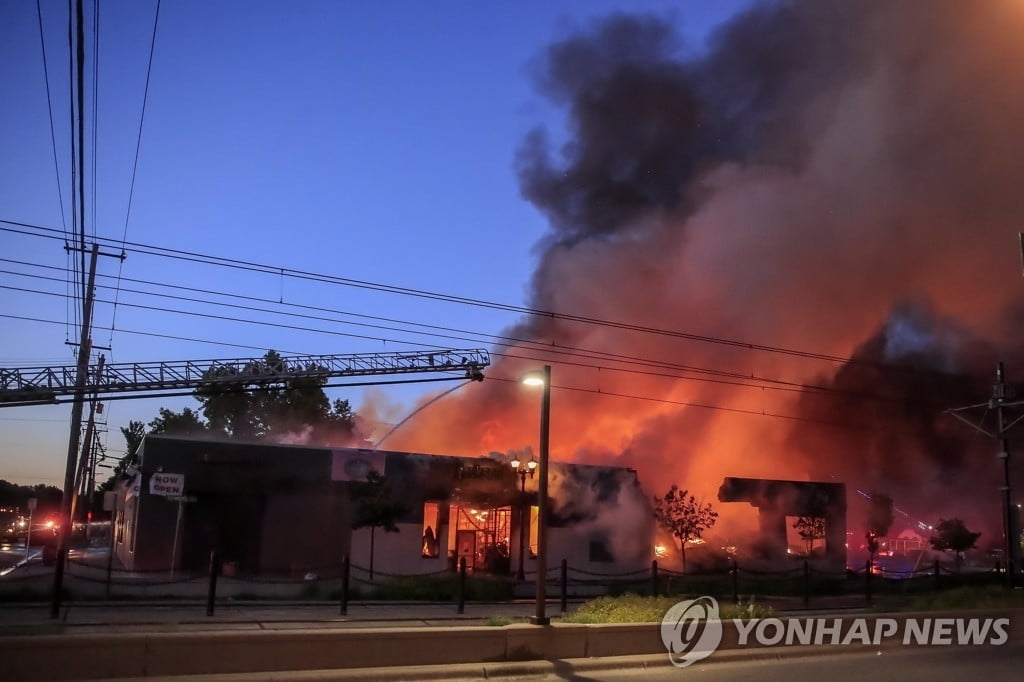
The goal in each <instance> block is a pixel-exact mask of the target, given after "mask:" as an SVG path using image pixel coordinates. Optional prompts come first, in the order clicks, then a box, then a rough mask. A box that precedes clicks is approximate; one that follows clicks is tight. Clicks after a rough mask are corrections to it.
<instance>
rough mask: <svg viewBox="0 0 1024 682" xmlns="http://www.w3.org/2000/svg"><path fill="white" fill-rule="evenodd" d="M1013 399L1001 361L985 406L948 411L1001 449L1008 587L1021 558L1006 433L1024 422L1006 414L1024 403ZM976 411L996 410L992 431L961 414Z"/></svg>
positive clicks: (1021, 417) (1000, 490)
mask: <svg viewBox="0 0 1024 682" xmlns="http://www.w3.org/2000/svg"><path fill="white" fill-rule="evenodd" d="M1014 398H1015V392H1014V389H1013V387H1012V386H1010V385H1009V384H1007V383H1006V378H1005V372H1004V369H1003V363H1002V362H1000V363H998V364H997V365H996V383H995V384H994V385H993V386H992V398H991V399H989V401H988V402H987V403H981V404H978V405H968V406H966V407H958V408H955V409H952V410H947V412H948V413H949V414H950V415H952V416H954V417H956V418H957V419H959V420H960V421H962V422H964V423H965V424H967V425H969V426H970V427H971V428H973V429H975V430H977V431H980V432H981V433H984V434H985V435H986V436H989V437H991V438H995V439H996V440H997V441H998V442H999V446H1000V449H999V452H998V453H997V454H996V458H997V459H999V460H1001V461H1002V464H1003V485H1001V486H999V488H998V490H999V492H1001V493H1002V504H1003V514H1002V516H1003V540H1004V543H1003V547H1004V552H1005V559H1006V579H1007V584H1008V585H1009V586H1011V587H1012V586H1013V585H1014V582H1015V580H1016V573H1017V571H1018V570H1019V569H1020V557H1019V556H1018V555H1019V554H1020V551H1019V549H1020V540H1019V538H1018V537H1017V533H1018V532H1019V526H1020V524H1019V523H1018V522H1017V521H1015V520H1014V516H1015V514H1016V513H1017V512H1016V511H1015V507H1014V505H1013V498H1012V495H1011V487H1010V439H1009V437H1008V434H1009V432H1010V430H1011V429H1012V428H1013V427H1014V426H1016V425H1017V424H1018V423H1020V422H1021V420H1024V415H1021V416H1018V417H1016V418H1015V419H1010V418H1009V416H1008V415H1007V408H1010V407H1017V406H1020V405H1022V404H1024V402H1022V401H1019V400H1014ZM979 408H985V409H986V410H995V412H996V430H995V432H992V431H989V430H988V429H985V428H984V427H982V425H981V423H978V424H975V423H974V422H973V421H970V420H969V419H967V418H966V417H964V416H963V415H961V414H960V413H961V412H966V411H968V410H974V409H979Z"/></svg>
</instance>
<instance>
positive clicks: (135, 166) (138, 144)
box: [110, 0, 160, 345]
mask: <svg viewBox="0 0 1024 682" xmlns="http://www.w3.org/2000/svg"><path fill="white" fill-rule="evenodd" d="M159 24H160V0H156V13H155V14H154V16H153V33H152V35H151V36H150V38H149V61H148V63H147V64H146V85H145V88H144V89H143V91H142V112H141V113H140V115H139V132H138V135H137V136H136V138H135V160H134V162H133V163H132V179H131V184H130V185H129V187H128V209H127V210H126V211H125V214H124V230H123V231H122V233H121V251H122V252H124V244H125V240H126V239H127V238H128V222H129V220H130V219H131V215H132V201H133V199H134V197H135V178H136V176H137V174H138V170H139V152H140V150H141V149H142V129H143V126H144V125H145V122H146V104H147V102H149V79H150V76H151V75H152V73H153V53H154V52H155V51H156V31H157V26H159ZM123 270H124V260H122V261H121V264H120V265H118V267H117V279H118V287H117V290H116V291H115V293H114V309H113V312H112V313H111V316H110V345H113V341H114V324H115V323H116V320H117V302H118V300H119V299H120V293H121V290H120V284H121V273H122V271H123Z"/></svg>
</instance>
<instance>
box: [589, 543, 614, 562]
mask: <svg viewBox="0 0 1024 682" xmlns="http://www.w3.org/2000/svg"><path fill="white" fill-rule="evenodd" d="M590 560H591V561H593V562H596V563H609V562H612V561H615V557H613V556H612V553H611V550H609V549H608V541H607V540H605V539H604V538H596V539H591V540H590Z"/></svg>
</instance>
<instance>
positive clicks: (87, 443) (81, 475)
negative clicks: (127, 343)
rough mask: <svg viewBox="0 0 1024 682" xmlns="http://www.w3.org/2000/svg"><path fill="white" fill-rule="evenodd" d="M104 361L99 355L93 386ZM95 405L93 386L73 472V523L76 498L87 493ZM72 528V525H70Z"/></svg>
mask: <svg viewBox="0 0 1024 682" xmlns="http://www.w3.org/2000/svg"><path fill="white" fill-rule="evenodd" d="M104 363H106V356H104V355H100V359H99V362H98V363H97V373H96V377H95V378H96V380H97V381H94V382H93V386H94V387H95V385H96V383H98V379H99V377H100V376H102V374H103V365H104ZM96 405H97V396H96V391H95V388H94V389H93V391H92V396H91V397H90V400H89V420H88V422H86V426H85V438H84V439H83V440H82V454H81V456H80V457H79V460H78V472H77V473H76V474H75V491H76V492H75V497H74V498H72V501H71V519H72V523H74V519H75V518H76V517H77V516H78V513H77V511H78V500H79V498H81V497H83V496H85V495H87V494H88V486H89V472H90V470H91V468H92V465H91V462H92V458H93V453H94V452H95V446H96ZM72 529H73V527H72Z"/></svg>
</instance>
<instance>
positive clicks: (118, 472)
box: [93, 419, 152, 508]
mask: <svg viewBox="0 0 1024 682" xmlns="http://www.w3.org/2000/svg"><path fill="white" fill-rule="evenodd" d="M150 423H152V422H150ZM121 435H122V436H124V456H123V457H122V458H121V459H119V460H117V464H115V465H114V473H113V474H111V476H110V478H108V479H107V480H106V481H104V482H103V483H101V484H100V485H99V486H98V487H97V488H96V492H95V497H94V498H93V507H94V508H100V507H102V506H103V493H105V492H106V491H108V490H113V489H114V486H115V485H117V479H118V478H120V477H121V476H123V475H124V474H125V472H126V471H127V470H128V467H129V466H131V465H132V464H134V463H135V459H136V457H138V456H139V447H141V446H142V439H143V438H145V437H146V425H145V424H143V423H142V422H140V421H135V420H134V419H133V420H131V421H129V422H128V426H122V427H121Z"/></svg>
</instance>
